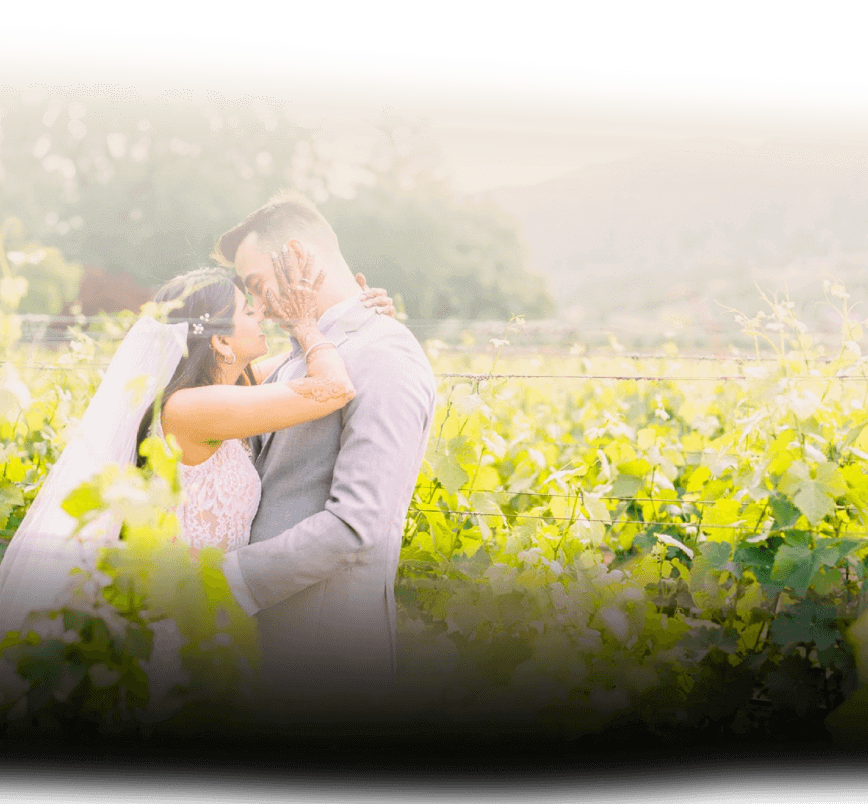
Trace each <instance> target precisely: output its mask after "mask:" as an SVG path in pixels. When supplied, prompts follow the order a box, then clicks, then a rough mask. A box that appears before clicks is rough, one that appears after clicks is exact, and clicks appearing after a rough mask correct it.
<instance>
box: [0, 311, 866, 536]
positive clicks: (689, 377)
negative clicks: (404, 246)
mask: <svg viewBox="0 0 868 804" xmlns="http://www.w3.org/2000/svg"><path fill="white" fill-rule="evenodd" d="M19 318H21V319H22V320H23V321H27V322H29V323H31V324H40V325H42V327H43V332H44V331H46V330H47V328H48V327H49V326H50V325H57V324H66V325H76V324H85V323H91V322H95V321H99V322H102V321H104V318H103V317H82V316H20V317H19ZM56 332H57V331H56ZM31 334H32V335H35V334H37V333H36V332H35V331H34V332H32V333H31ZM94 335H98V336H99V337H101V338H111V339H113V340H120V339H121V338H122V337H123V333H120V334H114V333H107V332H101V333H93V334H90V333H89V334H88V337H94ZM60 336H61V337H58V338H57V339H56V340H53V341H52V345H56V344H57V343H58V342H59V341H64V340H65V341H72V340H74V336H72V335H71V334H70V333H69V332H68V331H66V332H65V333H60ZM39 342H40V341H39V340H38V339H37V340H35V341H33V342H32V345H38V343H39ZM287 345H288V344H287ZM437 348H438V350H439V351H444V350H448V351H451V352H455V353H458V354H462V355H466V356H470V357H474V356H480V355H482V354H488V355H489V356H490V355H491V354H492V352H493V351H495V350H494V349H493V348H488V349H486V350H485V351H481V350H480V349H479V348H466V347H449V346H445V347H443V346H438V347H437ZM516 351H520V350H516ZM534 354H536V355H539V356H540V357H547V356H565V357H570V358H571V359H581V360H588V361H594V360H601V361H603V360H605V361H619V360H627V361H633V362H650V361H667V362H669V363H672V362H676V361H677V362H678V363H700V364H718V365H719V364H727V365H730V366H732V365H735V366H737V367H738V368H739V369H740V370H741V371H742V372H743V371H744V367H745V366H750V365H757V366H758V367H762V370H761V372H759V371H758V372H757V373H756V374H749V373H711V374H698V373H690V374H683V375H682V374H673V373H665V374H663V373H659V374H648V373H645V374H638V373H634V374H629V373H563V374H549V373H494V372H493V371H490V372H438V373H435V376H436V377H437V378H439V379H440V380H455V381H460V382H463V381H469V382H471V383H476V384H478V383H481V382H493V381H513V380H521V381H562V380H572V381H618V382H625V381H634V382H674V383H678V382H751V381H754V382H756V381H762V380H765V379H768V376H767V375H766V372H765V366H766V365H769V364H774V363H779V362H780V358H779V357H777V356H773V355H763V354H755V355H750V356H747V355H733V354H729V355H720V354H705V353H703V354H680V353H677V352H676V353H673V354H669V353H660V352H649V353H642V352H620V351H613V352H596V353H588V352H582V353H580V354H579V353H576V352H574V351H572V350H569V351H566V350H560V351H558V350H557V349H551V348H537V349H536V351H535V352H534ZM510 356H512V352H511V351H510V350H509V349H504V350H503V351H501V352H499V353H498V358H499V359H508V358H509V357H510ZM109 359H110V357H109V356H106V358H105V360H101V361H99V362H94V361H90V360H82V361H78V360H75V359H74V358H73V359H71V360H70V361H69V362H68V363H57V362H50V363H49V362H44V361H43V362H34V361H26V360H24V361H21V360H8V359H6V360H0V366H13V367H16V368H26V369H37V370H40V371H56V372H72V371H78V370H97V371H98V370H101V369H105V368H106V367H107V366H108V362H109ZM837 359H838V358H834V357H828V356H811V357H807V356H799V362H800V363H802V364H804V365H805V366H806V367H810V366H812V365H817V366H823V365H830V364H833V363H835V362H836V360H837ZM848 368H849V369H851V370H852V365H851V366H849V367H848ZM778 379H779V378H778ZM786 379H787V380H791V381H805V382H817V381H826V382H828V381H834V380H854V381H865V380H868V373H865V374H854V373H837V374H834V375H828V374H826V375H822V374H819V373H813V374H812V373H807V374H805V373H799V374H789V375H786ZM456 384H458V383H452V386H453V387H454V386H455V385H456ZM684 454H696V455H701V454H704V453H698V452H696V453H694V452H693V451H686V452H685V453H684ZM433 490H435V489H434V487H430V486H429V487H421V486H420V487H418V488H417V491H428V492H430V491H433ZM459 491H460V492H462V493H464V494H471V495H472V494H476V493H480V494H490V495H502V496H509V497H516V496H526V497H535V498H541V499H546V500H556V499H573V500H575V499H576V498H577V497H578V499H579V501H580V502H582V501H583V498H582V494H581V491H577V493H575V494H566V493H565V494H558V493H553V492H544V491H539V490H523V491H517V490H511V489H477V488H462V489H459ZM596 499H598V500H601V501H605V502H610V503H613V502H614V503H618V504H622V503H625V502H626V503H648V504H652V505H654V506H655V508H656V507H657V506H661V507H662V506H696V507H698V508H703V507H707V506H712V505H715V504H716V503H717V502H719V501H718V500H704V499H697V500H690V499H684V498H674V499H673V498H671V497H667V498H662V497H660V498H657V497H631V496H611V495H609V496H602V497H597V498H596ZM834 507H835V510H838V511H846V512H851V513H852V512H855V513H857V514H859V513H861V510H860V509H859V508H858V506H855V505H841V504H835V506H834ZM411 513H421V514H425V513H440V514H448V515H450V516H460V517H468V516H480V517H499V518H504V517H509V518H510V519H521V520H545V521H552V522H573V523H575V522H584V523H600V524H603V525H605V526H606V527H609V528H614V527H617V526H621V525H634V526H641V527H662V528H678V529H683V528H702V529H704V530H705V529H712V528H714V529H724V530H738V531H745V530H748V531H752V532H758V531H759V529H760V528H761V527H762V526H763V523H762V522H758V523H756V524H755V525H748V524H747V523H744V522H737V523H733V524H713V525H707V524H703V523H702V521H701V517H700V518H699V519H698V520H695V521H678V520H672V519H669V520H664V519H655V520H646V519H620V518H617V517H616V518H614V519H598V518H589V517H586V516H584V515H581V514H579V515H576V516H572V517H562V516H553V515H551V514H544V513H532V514H530V513H523V512H512V511H509V512H503V511H501V512H499V513H495V512H492V511H478V510H474V509H470V508H468V509H450V508H439V507H438V508H425V507H418V506H416V507H413V508H411ZM657 513H659V512H658V511H657V510H655V514H657ZM679 515H681V516H687V515H689V513H688V512H683V511H682V512H680V514H679V513H674V512H673V516H679ZM767 521H768V520H766V522H767ZM12 533H14V529H10V528H5V529H0V534H3V535H5V536H7V537H8V536H10V535H11V534H12ZM846 535H847V536H851V537H868V533H861V532H860V533H852V532H849V533H847V534H846Z"/></svg>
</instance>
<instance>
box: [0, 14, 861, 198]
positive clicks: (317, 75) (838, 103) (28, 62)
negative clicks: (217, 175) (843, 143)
mask: <svg viewBox="0 0 868 804" xmlns="http://www.w3.org/2000/svg"><path fill="white" fill-rule="evenodd" d="M14 2H15V5H13V6H12V7H11V8H4V11H3V22H4V25H3V28H4V29H5V32H4V35H3V46H2V48H0V88H2V87H3V86H4V85H6V86H11V87H15V88H19V87H21V88H25V87H28V86H30V87H32V86H37V85H43V86H65V87H69V86H82V87H88V88H89V89H90V90H91V91H93V90H94V88H96V89H97V91H98V90H99V87H101V86H103V87H104V86H107V85H113V86H115V87H118V86H121V87H134V88H135V89H136V90H137V91H138V92H139V93H140V94H142V95H144V96H145V97H147V96H149V95H158V94H160V93H162V92H166V91H167V90H177V91H179V92H188V93H190V92H192V93H194V96H195V94H197V93H198V94H202V93H205V92H207V91H218V92H220V93H221V94H222V95H224V96H225V97H227V98H230V99H231V98H241V97H245V96H255V97H274V98H280V99H282V100H289V101H291V103H292V105H293V106H294V107H295V108H297V109H298V111H299V114H300V115H307V116H308V117H312V118H313V119H319V120H321V121H323V124H324V125H327V124H328V123H327V122H326V121H332V122H333V121H335V120H337V119H339V118H344V119H346V118H353V117H358V118H365V119H373V118H374V117H376V116H377V115H381V114H398V115H410V116H415V117H417V118H420V119H421V120H423V121H424V123H425V125H426V127H427V130H428V132H429V134H430V137H431V139H432V141H433V142H434V143H435V144H436V145H437V147H439V148H440V150H441V152H442V154H443V160H444V166H445V168H446V169H447V171H448V172H449V174H450V175H451V177H452V180H453V183H454V185H455V187H456V189H458V190H460V191H464V192H468V193H471V192H477V191H480V190H485V189H488V188H491V187H496V186H500V185H504V184H506V185H510V184H512V185H521V184H530V183H534V182H537V181H540V180H542V179H545V178H551V177H554V176H557V175H560V174H563V173H565V172H567V171H569V170H574V169H576V168H577V167H580V166H581V165H583V164H587V163H589V162H594V161H600V160H607V159H614V158H620V157H623V156H626V155H630V154H632V153H635V152H636V151H637V150H642V149H645V148H647V147H649V146H651V147H653V146H654V145H655V144H659V143H661V142H673V141H678V140H681V139H685V138H689V137H695V136H704V137H722V138H726V139H730V140H735V141H739V142H743V143H754V142H761V141H763V140H764V139H766V138H768V137H770V136H774V135H776V134H781V133H802V134H805V133H807V134H809V135H811V136H820V137H830V136H831V137H837V136H848V137H852V136H857V137H865V136H868V57H866V47H865V32H866V25H865V22H866V21H868V11H865V10H863V8H862V6H864V4H860V3H855V2H839V1H836V0H831V2H825V3H823V4H820V3H811V4H807V3H800V2H788V3H783V2H777V1H775V2H763V0H753V1H752V2H744V1H743V0H729V2H727V3H707V2H699V1H698V0H692V2H673V1H672V0H655V2H652V3H649V2H635V1H633V0H631V1H629V2H628V1H627V0H608V1H607V2H605V3H601V2H593V3H587V2H574V3H572V4H567V3H564V2H550V1H549V0H540V1H539V2H534V3H523V4H520V5H516V6H515V7H514V8H512V9H507V10H504V9H505V8H507V7H506V6H505V5H501V4H495V3H489V2H471V1H470V0H464V1H463V2H455V0H442V2H440V3H438V4H430V3H427V4H417V3H407V2H401V3H398V2H368V3H352V4H351V3H334V2H328V1H327V0H318V1H317V2H313V1H312V0H310V1H309V2H306V3H291V4H290V3H285V4H282V5H279V4H273V3H268V4H265V3H261V2H260V1H259V0H252V2H245V3H243V4H232V3H226V2H218V1H217V0H215V2H212V3H210V4H208V5H205V4H200V3H189V2H187V3H184V2H178V0H176V1H175V2H167V1H166V0H152V2H149V3H147V4H143V3H117V2H114V3H105V2H88V0H82V1H81V2H78V3H67V2H55V1H54V0H50V1H49V2H42V3H33V4H27V5H25V4H24V3H23V2H21V0H14Z"/></svg>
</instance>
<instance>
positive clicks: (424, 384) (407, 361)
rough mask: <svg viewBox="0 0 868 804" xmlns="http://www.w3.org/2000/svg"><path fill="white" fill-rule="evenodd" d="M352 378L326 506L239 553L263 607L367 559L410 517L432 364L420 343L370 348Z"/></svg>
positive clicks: (430, 404)
mask: <svg viewBox="0 0 868 804" xmlns="http://www.w3.org/2000/svg"><path fill="white" fill-rule="evenodd" d="M414 345H415V344H414ZM416 352H418V354H417V353H416ZM353 382H354V384H355V385H356V389H357V396H356V398H355V399H354V400H353V401H352V402H350V404H349V405H347V407H346V408H344V410H343V411H342V418H343V428H342V432H341V446H340V450H339V452H338V457H337V460H336V462H335V468H334V473H333V476H332V484H331V490H330V495H329V499H328V501H327V503H326V505H325V510H324V511H321V512H319V513H317V514H314V515H313V516H310V517H308V518H307V519H305V520H303V521H302V522H299V523H298V524H297V525H295V526H294V527H292V528H290V529H288V530H285V531H283V533H281V534H279V535H277V536H276V537H274V538H272V539H268V540H266V541H262V542H257V543H255V544H250V545H247V546H245V547H242V548H241V549H240V550H238V551H236V553H237V557H238V558H237V560H238V566H239V568H240V570H241V575H242V576H243V580H244V583H245V584H246V586H247V589H248V591H249V593H250V595H251V597H252V598H253V600H254V601H255V602H256V604H257V606H259V607H260V608H262V609H265V608H269V607H271V606H274V605H276V604H277V603H280V602H282V601H284V600H286V599H287V598H288V597H290V596H291V595H293V594H295V593H296V592H299V591H301V590H302V589H304V588H306V587H307V586H310V585H312V584H315V583H318V582H319V581H322V580H324V579H326V578H328V577H330V576H331V575H333V574H335V573H337V572H340V571H342V570H345V569H347V568H349V567H351V566H354V565H356V564H360V563H365V562H366V557H367V554H368V553H369V551H370V550H371V548H373V547H374V546H376V545H377V544H378V543H379V541H380V540H384V539H388V538H390V530H391V527H390V526H391V524H392V523H393V522H394V521H395V520H396V518H400V520H401V521H403V517H404V516H405V515H406V509H405V506H406V505H407V503H408V502H409V499H410V497H411V495H412V490H413V487H414V486H415V483H416V480H417V475H418V471H419V465H420V463H421V460H422V457H423V455H424V450H425V445H426V442H427V437H428V431H429V428H430V425H431V417H432V414H433V409H434V397H435V389H434V378H433V374H432V372H431V367H430V365H429V364H428V363H427V361H426V360H425V358H424V356H423V355H422V354H421V350H419V349H418V346H416V350H415V351H414V352H411V350H409V349H406V348H404V349H397V348H393V349H384V348H382V347H381V348H376V349H375V348H371V349H369V351H368V352H367V353H366V354H365V356H364V365H363V366H360V370H358V371H355V372H353Z"/></svg>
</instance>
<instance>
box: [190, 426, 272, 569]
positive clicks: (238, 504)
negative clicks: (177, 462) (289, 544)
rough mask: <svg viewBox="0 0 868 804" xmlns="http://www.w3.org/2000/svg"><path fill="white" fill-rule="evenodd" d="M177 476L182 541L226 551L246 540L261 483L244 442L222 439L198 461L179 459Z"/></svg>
mask: <svg viewBox="0 0 868 804" xmlns="http://www.w3.org/2000/svg"><path fill="white" fill-rule="evenodd" d="M181 478H182V485H183V488H184V498H183V501H182V502H181V504H180V505H179V506H178V508H177V509H176V510H175V513H176V514H177V516H178V520H179V521H180V523H181V538H182V539H183V540H184V541H185V542H187V543H188V544H189V545H190V546H191V547H196V548H198V549H201V548H203V547H219V548H220V549H221V550H223V551H224V552H228V551H229V550H237V549H238V548H239V547H243V546H244V545H245V544H247V542H249V541H250V525H251V523H252V522H253V517H254V516H255V515H256V509H257V508H258V507H259V498H260V495H261V493H262V486H261V483H260V480H259V474H258V473H257V471H256V469H255V468H254V467H253V462H252V461H251V459H250V455H249V454H248V452H247V450H246V449H245V447H244V444H243V442H241V441H239V440H238V439H232V440H230V441H224V442H223V443H222V444H221V445H220V446H219V447H217V451H216V452H215V453H214V454H213V455H212V456H211V457H210V458H208V459H207V460H205V461H202V463H198V464H196V465H195V466H186V465H184V464H181Z"/></svg>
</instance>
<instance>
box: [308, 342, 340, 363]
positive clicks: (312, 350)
mask: <svg viewBox="0 0 868 804" xmlns="http://www.w3.org/2000/svg"><path fill="white" fill-rule="evenodd" d="M324 346H332V347H334V348H337V347H335V345H334V344H333V343H332V342H331V341H320V342H319V343H315V344H314V345H313V346H311V347H310V349H308V350H307V351H306V352H305V353H304V359H305V362H306V361H307V359H308V357H310V356H311V355H312V354H313V353H314V352H315V351H316V350H317V349H322V348H323V347H324Z"/></svg>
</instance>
